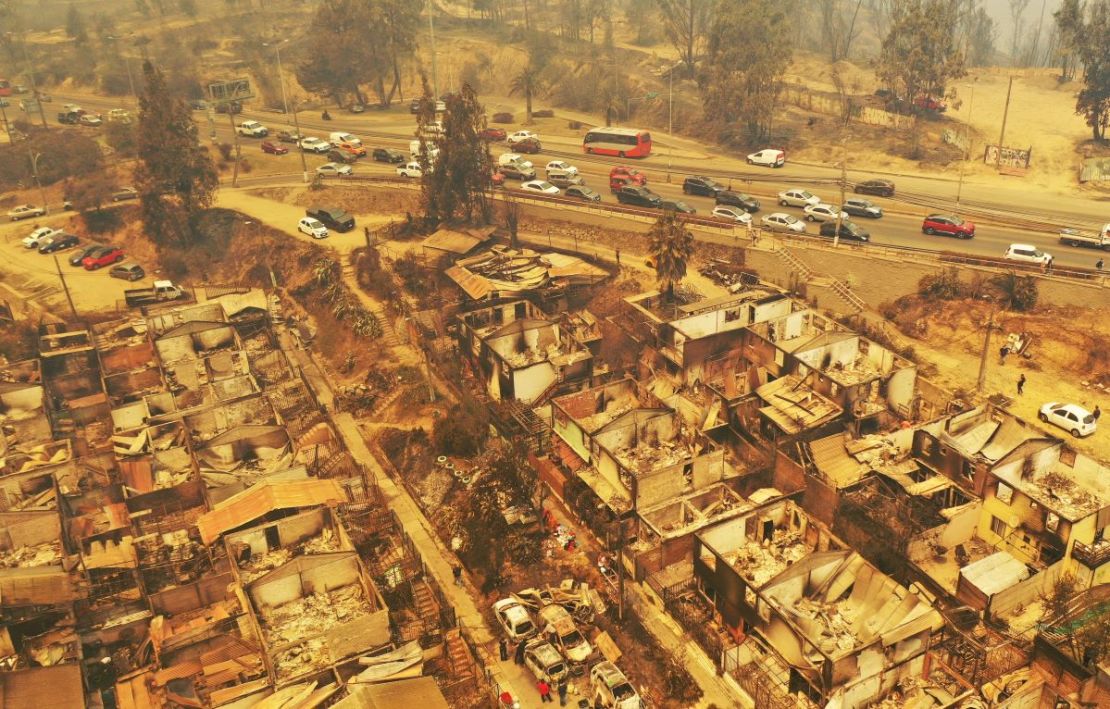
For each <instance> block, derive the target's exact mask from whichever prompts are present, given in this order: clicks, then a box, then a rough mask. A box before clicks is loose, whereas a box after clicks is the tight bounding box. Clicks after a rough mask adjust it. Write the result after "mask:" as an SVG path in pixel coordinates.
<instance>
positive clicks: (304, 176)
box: [293, 99, 308, 182]
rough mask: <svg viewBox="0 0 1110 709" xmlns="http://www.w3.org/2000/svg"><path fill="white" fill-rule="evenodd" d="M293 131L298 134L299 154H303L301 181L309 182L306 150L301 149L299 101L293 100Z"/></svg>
mask: <svg viewBox="0 0 1110 709" xmlns="http://www.w3.org/2000/svg"><path fill="white" fill-rule="evenodd" d="M293 131H294V132H295V133H296V134H297V142H296V143H294V145H296V146H297V152H299V153H300V154H301V180H302V181H303V182H308V164H307V163H306V162H305V161H304V148H302V147H301V140H302V136H301V123H300V121H299V120H297V99H293Z"/></svg>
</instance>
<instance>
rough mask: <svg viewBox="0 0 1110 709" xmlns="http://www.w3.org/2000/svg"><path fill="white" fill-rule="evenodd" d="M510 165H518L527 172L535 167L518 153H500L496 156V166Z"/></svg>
mask: <svg viewBox="0 0 1110 709" xmlns="http://www.w3.org/2000/svg"><path fill="white" fill-rule="evenodd" d="M512 163H518V164H520V165H522V166H524V167H525V168H527V169H529V170H531V169H532V168H534V167H535V165H533V164H532V161H531V160H525V159H524V156H523V155H521V154H520V153H501V154H500V155H498V156H497V164H498V165H510V164H512Z"/></svg>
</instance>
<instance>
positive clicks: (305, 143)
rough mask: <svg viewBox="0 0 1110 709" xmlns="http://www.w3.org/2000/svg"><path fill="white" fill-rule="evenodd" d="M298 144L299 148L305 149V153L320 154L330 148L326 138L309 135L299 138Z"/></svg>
mask: <svg viewBox="0 0 1110 709" xmlns="http://www.w3.org/2000/svg"><path fill="white" fill-rule="evenodd" d="M300 146H301V150H303V151H305V152H306V153H319V154H321V155H323V154H324V153H326V152H328V151H329V150H331V143H329V142H328V141H326V140H321V139H320V138H316V137H314V136H310V137H308V138H304V139H303V140H301V142H300Z"/></svg>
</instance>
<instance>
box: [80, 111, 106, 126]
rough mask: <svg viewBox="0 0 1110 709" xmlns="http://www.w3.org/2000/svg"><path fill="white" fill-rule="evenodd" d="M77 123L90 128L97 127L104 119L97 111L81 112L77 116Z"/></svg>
mask: <svg viewBox="0 0 1110 709" xmlns="http://www.w3.org/2000/svg"><path fill="white" fill-rule="evenodd" d="M77 123H79V124H80V125H83V126H88V127H90V128H99V127H100V126H101V125H102V124H103V123H104V120H103V119H102V118H101V117H100V114H99V113H82V114H81V115H80V116H79V117H78V118H77Z"/></svg>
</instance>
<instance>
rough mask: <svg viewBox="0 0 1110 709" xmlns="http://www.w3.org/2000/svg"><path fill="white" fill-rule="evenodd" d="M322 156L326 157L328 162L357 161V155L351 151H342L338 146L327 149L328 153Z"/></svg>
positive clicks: (346, 163)
mask: <svg viewBox="0 0 1110 709" xmlns="http://www.w3.org/2000/svg"><path fill="white" fill-rule="evenodd" d="M324 157H325V158H327V159H328V162H338V163H343V164H344V165H350V164H352V163H356V162H358V156H357V155H352V154H351V153H347V152H343V151H342V150H340V149H339V148H332V149H331V150H329V151H328V154H327V155H325V156H324Z"/></svg>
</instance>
